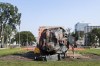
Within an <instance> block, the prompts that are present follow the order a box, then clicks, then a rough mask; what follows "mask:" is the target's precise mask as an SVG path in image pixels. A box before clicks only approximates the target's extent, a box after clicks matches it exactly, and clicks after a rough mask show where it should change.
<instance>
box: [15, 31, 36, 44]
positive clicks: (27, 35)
mask: <svg viewBox="0 0 100 66" xmlns="http://www.w3.org/2000/svg"><path fill="white" fill-rule="evenodd" d="M15 41H17V43H18V42H19V32H18V33H17V34H16V35H15ZM32 41H36V39H35V37H34V35H33V34H32V33H31V32H30V31H22V32H20V44H21V45H26V44H27V42H28V44H31V42H32Z"/></svg>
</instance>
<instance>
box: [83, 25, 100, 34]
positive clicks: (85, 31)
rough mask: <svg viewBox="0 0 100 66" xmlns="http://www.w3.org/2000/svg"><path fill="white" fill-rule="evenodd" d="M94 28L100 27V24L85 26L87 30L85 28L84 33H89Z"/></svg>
mask: <svg viewBox="0 0 100 66" xmlns="http://www.w3.org/2000/svg"><path fill="white" fill-rule="evenodd" d="M94 28H97V29H98V28H100V26H86V27H85V30H84V33H88V32H91V31H92V30H93V29H94Z"/></svg>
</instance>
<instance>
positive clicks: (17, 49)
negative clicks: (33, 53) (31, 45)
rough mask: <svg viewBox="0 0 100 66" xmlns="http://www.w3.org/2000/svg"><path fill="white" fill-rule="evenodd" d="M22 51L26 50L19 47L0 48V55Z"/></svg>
mask: <svg viewBox="0 0 100 66" xmlns="http://www.w3.org/2000/svg"><path fill="white" fill-rule="evenodd" d="M23 52H26V51H25V50H22V49H21V48H13V49H2V50H0V56H5V55H11V54H16V53H23Z"/></svg>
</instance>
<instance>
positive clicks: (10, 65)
mask: <svg viewBox="0 0 100 66" xmlns="http://www.w3.org/2000/svg"><path fill="white" fill-rule="evenodd" d="M23 52H27V51H25V50H22V49H21V48H15V49H3V50H0V56H5V55H11V54H16V53H23ZM77 52H79V53H84V54H85V53H92V54H98V55H100V49H87V50H83V51H77ZM0 66H100V61H77V60H75V61H47V62H44V61H41V62H40V61H37V62H36V61H17V60H16V61H0Z"/></svg>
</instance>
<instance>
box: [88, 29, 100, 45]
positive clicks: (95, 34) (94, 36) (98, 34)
mask: <svg viewBox="0 0 100 66" xmlns="http://www.w3.org/2000/svg"><path fill="white" fill-rule="evenodd" d="M87 38H88V41H89V43H90V45H95V43H97V40H98V39H100V28H98V29H97V28H94V29H93V30H92V31H91V32H89V33H88V36H87ZM99 46H100V40H99Z"/></svg>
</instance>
